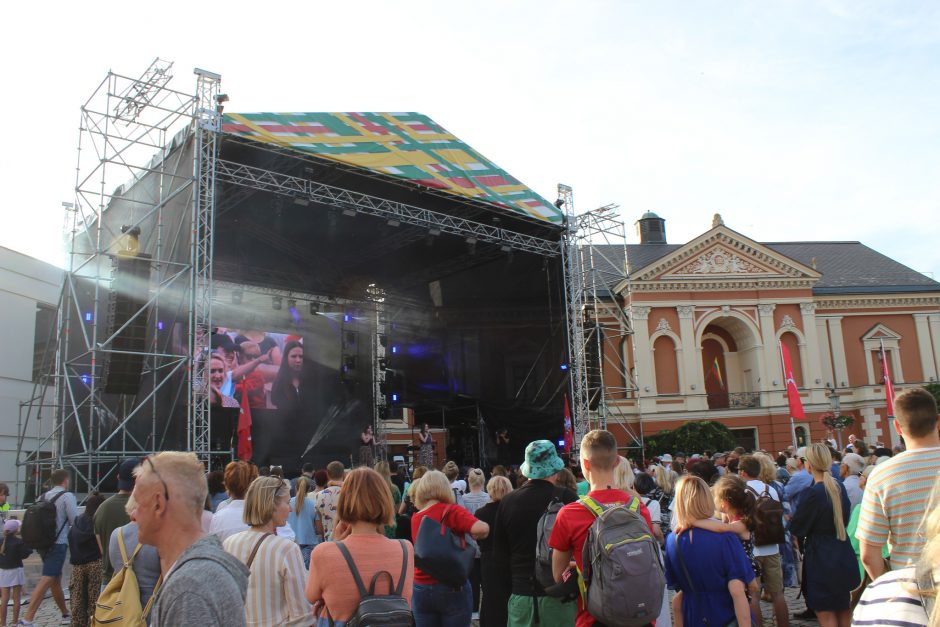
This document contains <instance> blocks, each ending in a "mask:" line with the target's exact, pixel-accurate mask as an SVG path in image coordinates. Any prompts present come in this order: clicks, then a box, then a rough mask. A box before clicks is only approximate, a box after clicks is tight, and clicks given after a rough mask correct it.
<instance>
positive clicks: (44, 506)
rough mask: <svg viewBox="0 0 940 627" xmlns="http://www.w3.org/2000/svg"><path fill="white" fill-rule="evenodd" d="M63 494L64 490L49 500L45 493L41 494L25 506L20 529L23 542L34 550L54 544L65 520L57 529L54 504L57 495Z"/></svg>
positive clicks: (42, 549) (57, 497) (40, 549)
mask: <svg viewBox="0 0 940 627" xmlns="http://www.w3.org/2000/svg"><path fill="white" fill-rule="evenodd" d="M63 494H65V490H63V491H62V492H59V493H58V494H56V495H55V496H54V497H52V499H51V500H48V501H47V500H46V495H45V494H44V495H42V496H41V497H40V498H39V500H38V501H36V502H35V503H33V504H32V505H30V506H29V507H27V508H26V513H25V514H24V515H23V527H22V530H21V533H22V536H23V543H24V544H25V545H26V546H28V547H29V548H31V549H33V550H36V551H45V550H46V549H49V548H51V547H52V545H53V544H55V541H56V538H58V537H59V534H60V533H61V532H62V529H64V528H65V522H68V521H67V520H66V521H65V522H63V523H62V526H61V527H59V528H58V529H57V528H56V524H55V523H56V506H55V502H56V501H57V500H59V497H60V496H62V495H63Z"/></svg>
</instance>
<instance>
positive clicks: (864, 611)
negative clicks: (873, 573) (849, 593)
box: [852, 567, 940, 627]
mask: <svg viewBox="0 0 940 627" xmlns="http://www.w3.org/2000/svg"><path fill="white" fill-rule="evenodd" d="M938 576H940V569H937V570H934V578H936V577H938ZM852 624H853V625H865V627H890V626H892V625H910V626H914V625H925V626H926V625H927V611H926V610H925V609H924V605H923V602H922V600H921V597H920V595H919V594H918V593H917V580H916V572H915V569H914V568H913V567H911V568H902V569H900V570H889V571H888V572H886V573H885V574H883V575H882V576H881V577H878V579H876V580H875V581H874V583H871V584H869V586H868V587H867V588H865V592H863V593H862V598H861V600H860V601H859V603H858V606H857V607H856V608H855V613H854V614H853V615H852Z"/></svg>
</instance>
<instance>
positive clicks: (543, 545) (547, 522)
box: [535, 487, 565, 589]
mask: <svg viewBox="0 0 940 627" xmlns="http://www.w3.org/2000/svg"><path fill="white" fill-rule="evenodd" d="M563 494H564V492H563V490H560V489H559V488H557V487H556V488H555V490H554V492H553V493H552V500H551V501H549V503H548V507H546V508H545V512H544V513H543V514H542V516H541V517H539V522H538V526H537V527H536V530H535V534H536V543H535V581H536V582H537V583H538V585H539V586H541V587H542V588H543V589H544V588H549V587H551V586H554V585H555V576H554V575H553V574H552V549H551V547H550V546H548V538H549V537H550V536H551V535H552V528H553V527H554V526H555V519H556V518H558V512H560V511H561V508H562V507H564V506H565V503H564V502H563V501H562V500H561V497H562V495H563Z"/></svg>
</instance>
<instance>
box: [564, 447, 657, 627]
mask: <svg viewBox="0 0 940 627" xmlns="http://www.w3.org/2000/svg"><path fill="white" fill-rule="evenodd" d="M619 463H620V456H619V455H617V440H615V439H614V436H613V435H612V434H611V433H610V432H609V431H603V430H600V429H595V430H594V431H590V432H589V433H588V434H587V435H585V436H584V438H583V439H582V440H581V470H582V471H583V472H584V478H585V479H587V481H588V484H589V485H590V487H591V491H590V492H589V493H588V496H589V497H591V498H592V499H594V500H595V501H597V502H598V503H601V504H603V505H613V504H616V505H629V503H630V501H631V499H633V498H635V497H633V496H631V495H630V494H628V493H626V492H624V491H623V490H619V489H616V488H613V487H611V486H613V485H614V469H615V468H616V467H617V465H618V464H619ZM640 514H641V515H642V516H643V519H644V520H646V524H647V525H648V526H649V528H650V533H652V531H653V523H652V520H651V519H650V513H649V510H647V509H646V506H645V505H643V504H642V503H640ZM593 523H594V514H593V513H591V511H590V510H588V508H587V507H585V506H584V505H583V504H582V503H580V502H578V501H576V502H574V503H569V504H568V505H565V506H564V507H562V508H561V511H559V512H558V517H557V518H556V519H555V526H554V527H552V535H551V536H550V537H549V539H548V546H550V547H551V548H552V549H554V551H553V552H552V573H553V574H554V575H555V581H558V582H561V580H562V575H563V574H564V572H565V571H566V570H567V569H568V568H569V567H570V566H571V560H572V558H574V562H575V563H576V564H577V566H578V570H579V571H580V570H581V568H582V565H581V553H582V550H583V549H584V541H585V540H586V539H587V535H588V529H590V527H591V525H592V524H593ZM594 623H595V620H594V617H593V616H591V615H590V614H589V613H588V611H587V609H585V607H584V603H583V600H582V599H581V598H580V597H578V616H577V619H576V621H575V625H576V627H591V626H592V625H594Z"/></svg>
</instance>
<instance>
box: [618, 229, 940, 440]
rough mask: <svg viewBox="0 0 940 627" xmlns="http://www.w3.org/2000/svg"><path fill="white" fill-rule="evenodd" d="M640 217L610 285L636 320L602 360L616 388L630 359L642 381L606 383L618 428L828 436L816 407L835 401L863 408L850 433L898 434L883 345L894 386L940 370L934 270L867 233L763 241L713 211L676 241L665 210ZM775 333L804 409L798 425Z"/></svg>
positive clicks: (847, 409)
mask: <svg viewBox="0 0 940 627" xmlns="http://www.w3.org/2000/svg"><path fill="white" fill-rule="evenodd" d="M637 226H638V230H639V233H640V240H641V243H640V244H636V245H629V246H627V264H628V273H629V276H630V280H629V282H624V283H623V284H621V285H618V286H616V288H615V289H614V291H615V293H616V295H617V296H618V299H617V300H618V301H619V304H620V306H622V307H624V309H625V310H626V311H627V312H628V315H629V316H630V318H631V320H632V325H633V333H632V336H630V338H631V340H629V341H625V342H623V343H622V344H621V346H619V347H611V346H609V345H607V346H606V347H605V351H606V352H607V354H605V362H606V363H607V364H608V366H605V369H604V384H605V386H608V392H609V390H610V389H611V388H612V387H617V388H618V389H622V388H625V387H628V386H627V385H625V383H626V382H625V381H622V380H619V381H618V378H619V379H623V378H624V375H625V372H626V370H625V369H623V368H621V369H619V372H618V369H617V368H615V367H612V366H611V365H610V364H615V363H617V361H618V360H619V361H620V363H623V364H626V365H627V367H628V368H629V369H630V375H631V376H632V378H633V380H634V382H635V386H636V393H635V394H633V393H631V394H621V395H619V397H618V396H616V395H612V394H610V393H608V395H607V397H608V399H609V400H608V402H607V404H608V412H609V416H608V425H609V428H610V429H611V430H612V431H614V432H617V431H618V429H617V428H616V423H617V422H622V423H624V424H625V426H628V427H629V431H632V432H634V433H638V432H639V431H640V430H642V433H644V434H645V435H651V434H655V433H658V432H659V431H661V430H663V429H674V428H676V427H678V426H679V425H681V424H682V423H683V422H686V421H689V420H718V421H720V422H722V423H724V424H725V425H726V426H728V427H729V428H731V429H732V430H733V431H734V433H735V435H736V437H737V438H738V440H739V442H740V443H741V444H742V445H744V446H745V447H749V448H763V449H766V450H768V451H777V450H780V449H782V448H785V447H786V446H787V445H789V444H790V443H791V442H792V441H793V440H794V438H795V439H796V440H797V441H798V442H799V443H802V442H805V441H808V440H810V439H812V440H817V439H819V438H821V437H823V436H825V435H826V429H825V427H824V426H823V425H822V423H821V422H820V419H821V417H822V415H824V414H825V413H828V412H830V411H832V409H833V408H834V407H835V408H837V409H838V410H840V411H839V413H842V414H851V415H852V416H853V417H854V418H855V423H854V424H853V425H852V426H851V427H850V428H849V429H847V430H845V432H844V433H842V434H841V436H842V437H846V436H847V435H848V434H849V433H854V434H855V435H857V436H858V437H861V438H862V439H864V440H865V441H867V442H869V443H875V442H881V443H883V444H885V445H892V444H896V443H897V442H898V437H897V434H896V433H895V432H894V429H893V428H891V426H890V424H889V421H888V419H887V418H886V412H885V400H884V398H885V396H884V387H883V375H882V372H883V369H882V363H881V347H882V344H883V345H884V351H885V355H886V356H887V360H888V370H889V372H890V373H891V375H892V380H893V381H894V383H895V388H896V389H897V390H900V389H903V388H904V387H907V386H910V385H920V384H923V383H930V382H936V381H937V378H938V372H940V283H938V282H936V281H934V280H932V279H930V278H928V277H926V276H925V275H923V274H920V273H918V272H915V271H913V270H911V269H910V268H907V267H905V266H903V265H902V264H900V263H898V262H896V261H894V260H892V259H889V258H888V257H885V256H884V255H881V254H880V253H878V252H876V251H874V250H872V249H871V248H868V247H867V246H865V245H863V244H861V243H859V242H767V243H760V242H756V241H754V240H752V239H750V238H748V237H746V236H745V235H742V234H740V233H737V232H735V231H733V230H732V229H730V228H728V227H727V226H725V225H724V224H723V223H722V221H721V218H720V216H715V221H714V223H713V227H712V228H711V229H710V230H709V231H707V232H705V233H703V234H702V235H700V236H699V237H697V238H695V239H693V240H692V241H690V242H687V243H685V244H682V245H670V244H667V243H666V238H665V221H664V220H663V219H662V218H659V217H658V216H656V215H655V214H652V213H647V214H645V215H644V216H643V218H641V219H640V221H639V222H638V223H637ZM609 322H610V321H609V320H608V321H607V323H609ZM781 342H782V343H783V345H785V346H786V347H787V349H788V351H789V353H790V355H791V357H792V360H793V366H794V374H795V378H796V383H797V385H798V386H799V389H800V396H801V398H802V402H803V406H804V408H805V411H806V419H805V420H799V421H796V422H795V424H794V425H793V427H792V428H791V421H790V415H789V409H788V405H787V397H786V386H785V385H784V382H783V368H782V365H781V351H780V344H781ZM618 352H619V354H615V353H618ZM612 423H613V424H612ZM627 431H628V429H623V430H622V432H623V433H622V435H621V436H619V437H620V439H621V440H625V439H626V434H627ZM623 443H626V442H623Z"/></svg>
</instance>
